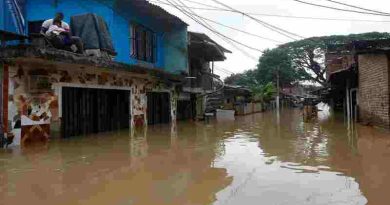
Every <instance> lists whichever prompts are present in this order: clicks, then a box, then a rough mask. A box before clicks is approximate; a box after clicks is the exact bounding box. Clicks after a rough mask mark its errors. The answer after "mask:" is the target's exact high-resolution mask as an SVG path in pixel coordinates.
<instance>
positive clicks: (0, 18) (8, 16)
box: [0, 0, 26, 35]
mask: <svg viewBox="0 0 390 205" xmlns="http://www.w3.org/2000/svg"><path fill="white" fill-rule="evenodd" d="M13 2H14V3H16V4H18V6H19V8H20V11H21V13H20V16H19V17H20V18H24V17H25V16H24V15H25V13H24V7H25V0H16V1H13ZM16 15H18V14H16ZM23 20H24V19H23ZM17 24H18V23H17V22H16V21H15V20H14V16H13V15H12V13H11V12H10V7H9V5H8V4H7V1H6V0H0V30H3V31H8V32H12V33H16V34H21V35H25V34H26V32H25V30H19V29H18V25H17ZM20 25H21V26H20V27H22V28H23V24H20Z"/></svg>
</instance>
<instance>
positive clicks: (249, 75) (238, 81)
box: [224, 70, 257, 87]
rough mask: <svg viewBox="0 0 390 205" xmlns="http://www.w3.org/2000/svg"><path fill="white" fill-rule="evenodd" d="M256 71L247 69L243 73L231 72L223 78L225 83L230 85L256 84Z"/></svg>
mask: <svg viewBox="0 0 390 205" xmlns="http://www.w3.org/2000/svg"><path fill="white" fill-rule="evenodd" d="M255 76H256V71H255V70H247V71H245V72H243V73H239V74H233V75H231V76H229V77H227V78H226V79H225V81H224V82H225V84H230V85H241V86H248V87H249V86H250V85H253V84H257V82H256V78H255Z"/></svg>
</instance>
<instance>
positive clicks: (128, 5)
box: [114, 0, 188, 27]
mask: <svg viewBox="0 0 390 205" xmlns="http://www.w3.org/2000/svg"><path fill="white" fill-rule="evenodd" d="M114 2H115V3H114V8H115V9H116V11H118V12H119V13H120V14H122V15H123V16H126V15H133V14H129V11H136V12H137V14H139V15H140V16H145V17H153V18H154V19H158V20H159V22H161V23H162V26H164V27H165V26H168V25H170V26H172V25H173V26H188V24H187V23H185V22H184V21H182V20H181V19H180V18H178V17H177V16H174V15H172V14H170V13H168V12H167V11H166V10H164V9H163V8H161V7H160V6H157V5H155V4H152V3H149V2H148V1H146V0H115V1H114Z"/></svg>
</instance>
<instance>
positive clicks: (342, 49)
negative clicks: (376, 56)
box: [327, 39, 390, 55]
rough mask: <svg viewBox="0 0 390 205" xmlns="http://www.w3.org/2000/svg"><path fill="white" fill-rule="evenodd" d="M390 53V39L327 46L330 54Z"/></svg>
mask: <svg viewBox="0 0 390 205" xmlns="http://www.w3.org/2000/svg"><path fill="white" fill-rule="evenodd" d="M388 51H390V39H376V40H355V41H351V42H349V43H345V44H329V45H327V53H328V54H339V55H340V54H346V55H349V54H360V53H374V52H388Z"/></svg>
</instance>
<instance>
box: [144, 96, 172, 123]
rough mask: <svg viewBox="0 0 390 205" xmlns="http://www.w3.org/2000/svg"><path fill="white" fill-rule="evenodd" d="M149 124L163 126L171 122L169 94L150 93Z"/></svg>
mask: <svg viewBox="0 0 390 205" xmlns="http://www.w3.org/2000/svg"><path fill="white" fill-rule="evenodd" d="M147 97H148V124H149V125H155V124H163V123H169V122H171V102H170V99H169V93H157V92H149V93H147Z"/></svg>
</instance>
